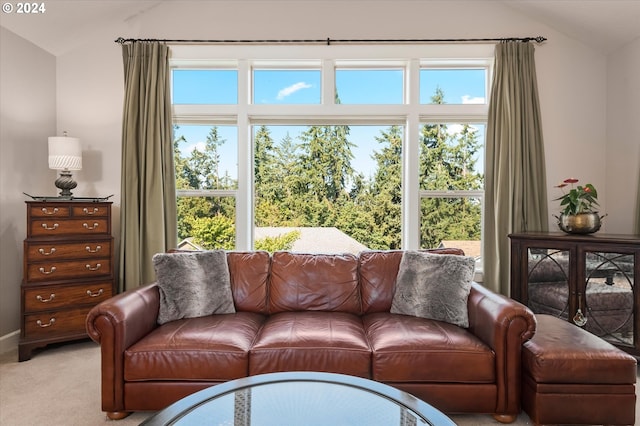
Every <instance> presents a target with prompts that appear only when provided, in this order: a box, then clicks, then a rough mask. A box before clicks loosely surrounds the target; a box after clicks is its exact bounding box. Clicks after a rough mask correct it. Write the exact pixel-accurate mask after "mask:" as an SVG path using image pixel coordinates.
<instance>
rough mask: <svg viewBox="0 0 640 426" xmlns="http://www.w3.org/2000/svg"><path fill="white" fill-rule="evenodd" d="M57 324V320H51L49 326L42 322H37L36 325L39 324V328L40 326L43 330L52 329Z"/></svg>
mask: <svg viewBox="0 0 640 426" xmlns="http://www.w3.org/2000/svg"><path fill="white" fill-rule="evenodd" d="M55 323H56V319H55V318H51V319H50V320H49V324H43V323H42V321H40V320H38V321H36V324H38V326H40V327H42V328H47V327H51V326H52V325H53V324H55Z"/></svg>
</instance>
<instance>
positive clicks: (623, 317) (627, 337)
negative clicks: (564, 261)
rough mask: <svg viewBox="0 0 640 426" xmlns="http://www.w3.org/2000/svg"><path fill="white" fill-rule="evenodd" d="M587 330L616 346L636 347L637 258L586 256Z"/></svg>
mask: <svg viewBox="0 0 640 426" xmlns="http://www.w3.org/2000/svg"><path fill="white" fill-rule="evenodd" d="M584 281H585V293H586V294H585V309H586V312H585V316H586V319H587V322H586V325H585V327H584V328H585V329H586V330H588V331H590V332H591V333H593V334H595V335H596V336H600V337H602V338H603V339H605V340H607V341H609V342H611V343H614V344H616V345H628V346H633V324H634V318H633V298H634V297H633V290H634V285H635V281H634V256H633V255H632V254H623V253H612V252H600V251H587V252H585V270H584Z"/></svg>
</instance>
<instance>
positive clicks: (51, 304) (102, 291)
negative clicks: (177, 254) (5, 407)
mask: <svg viewBox="0 0 640 426" xmlns="http://www.w3.org/2000/svg"><path fill="white" fill-rule="evenodd" d="M114 291H115V279H114V273H113V237H112V236H111V203H110V202H104V201H99V202H92V201H27V238H26V239H25V240H24V268H23V279H22V296H21V299H22V300H21V302H22V304H21V305H22V306H21V316H22V319H21V335H20V344H19V349H18V352H19V354H18V358H19V360H20V361H26V360H28V359H30V358H31V353H32V351H33V350H34V349H36V348H39V347H43V346H46V345H48V344H50V343H57V342H64V341H70V340H77V339H82V338H86V337H87V334H86V329H85V318H86V316H87V313H88V312H89V310H90V309H91V308H92V307H93V306H95V305H96V304H98V303H99V302H102V301H103V300H106V299H108V298H110V297H111V296H112V295H113V294H114Z"/></svg>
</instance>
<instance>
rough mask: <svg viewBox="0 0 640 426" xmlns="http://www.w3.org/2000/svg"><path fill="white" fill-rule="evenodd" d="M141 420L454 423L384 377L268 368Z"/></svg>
mask: <svg viewBox="0 0 640 426" xmlns="http://www.w3.org/2000/svg"><path fill="white" fill-rule="evenodd" d="M142 425H147V426H149V425H153V426H157V425H221V426H222V425H225V426H227V425H228V426H271V425H273V426H289V425H290V426H293V425H296V426H297V425H305V426H314V425H323V426H324V425H332V426H351V425H367V426H376V425H380V426H389V425H398V426H417V425H433V426H449V425H452V426H455V423H454V422H453V421H452V420H451V419H450V418H449V417H447V416H446V415H445V414H443V413H442V412H440V411H438V410H437V409H436V408H434V407H432V406H431V405H429V404H427V403H426V402H424V401H421V400H419V399H418V398H416V397H415V396H413V395H410V394H408V393H406V392H403V391H401V390H399V389H396V388H393V387H391V386H388V385H385V384H383V383H379V382H375V381H372V380H367V379H363V378H359V377H353V376H346V375H342V374H334V373H316V372H286V373H270V374H261V375H258V376H251V377H246V378H242V379H238V380H232V381H229V382H226V383H222V384H219V385H215V386H212V387H210V388H207V389H204V390H201V391H199V392H196V393H194V394H191V395H189V396H187V397H185V398H183V399H181V400H180V401H177V402H175V403H174V404H172V405H170V406H168V407H167V408H165V409H164V410H162V411H159V412H157V413H156V414H154V415H153V416H152V417H150V418H148V419H147V420H146V421H144V422H143V423H142Z"/></svg>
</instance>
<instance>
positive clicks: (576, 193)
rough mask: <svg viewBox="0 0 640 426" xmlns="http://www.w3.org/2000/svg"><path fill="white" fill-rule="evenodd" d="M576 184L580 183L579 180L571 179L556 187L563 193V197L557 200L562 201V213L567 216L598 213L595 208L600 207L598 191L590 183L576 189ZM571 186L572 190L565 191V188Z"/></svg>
mask: <svg viewBox="0 0 640 426" xmlns="http://www.w3.org/2000/svg"><path fill="white" fill-rule="evenodd" d="M576 183H578V179H574V178H569V179H565V180H564V181H562V183H561V184H559V185H556V186H555V187H556V188H560V189H562V191H563V195H562V197H559V198H556V199H555V201H560V208H561V213H562V214H565V215H571V214H573V215H575V214H580V213H596V212H595V211H594V208H595V207H596V206H598V191H596V188H594V186H593V185H591V184H590V183H588V184H586V185H584V186H582V185H577V186H576V187H574V184H576ZM569 185H571V189H570V190H569V191H565V189H564V188H565V187H567V186H569Z"/></svg>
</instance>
